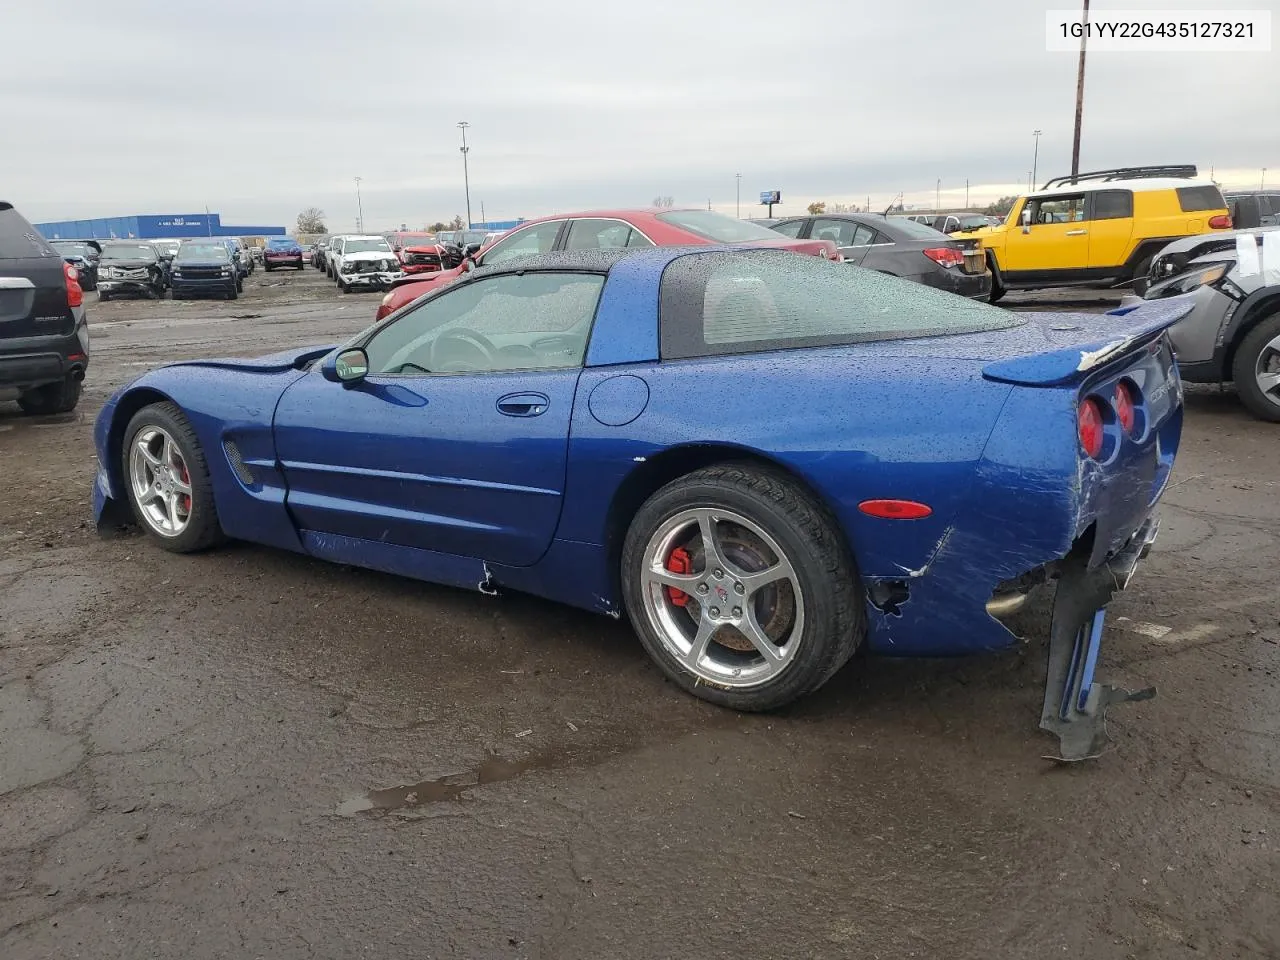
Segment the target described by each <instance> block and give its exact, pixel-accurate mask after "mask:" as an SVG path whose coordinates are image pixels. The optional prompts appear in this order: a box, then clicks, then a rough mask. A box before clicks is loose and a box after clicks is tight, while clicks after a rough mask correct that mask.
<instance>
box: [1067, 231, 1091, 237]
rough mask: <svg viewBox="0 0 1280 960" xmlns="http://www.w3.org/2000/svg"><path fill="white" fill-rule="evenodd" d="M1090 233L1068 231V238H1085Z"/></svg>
mask: <svg viewBox="0 0 1280 960" xmlns="http://www.w3.org/2000/svg"><path fill="white" fill-rule="evenodd" d="M1088 232H1089V231H1088V230H1068V231H1067V236H1068V237H1083V236H1084V235H1085V234H1086V233H1088Z"/></svg>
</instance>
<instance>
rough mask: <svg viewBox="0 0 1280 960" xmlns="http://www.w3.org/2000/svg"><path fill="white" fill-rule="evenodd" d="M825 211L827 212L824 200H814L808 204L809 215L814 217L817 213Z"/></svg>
mask: <svg viewBox="0 0 1280 960" xmlns="http://www.w3.org/2000/svg"><path fill="white" fill-rule="evenodd" d="M826 212H827V204H826V201H823V200H815V201H814V202H813V203H811V204H809V216H811V217H816V216H817V215H818V214H820V213H826Z"/></svg>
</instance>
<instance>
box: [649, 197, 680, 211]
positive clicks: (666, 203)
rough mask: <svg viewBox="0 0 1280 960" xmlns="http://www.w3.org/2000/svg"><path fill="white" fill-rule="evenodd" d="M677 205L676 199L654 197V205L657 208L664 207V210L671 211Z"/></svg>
mask: <svg viewBox="0 0 1280 960" xmlns="http://www.w3.org/2000/svg"><path fill="white" fill-rule="evenodd" d="M675 203H676V201H675V197H654V198H653V204H652V205H653V206H655V207H662V208H664V209H669V208H671V207H673V206H675Z"/></svg>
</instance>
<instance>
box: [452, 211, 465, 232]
mask: <svg viewBox="0 0 1280 960" xmlns="http://www.w3.org/2000/svg"><path fill="white" fill-rule="evenodd" d="M464 226H466V223H465V221H464V220H463V219H462V214H460V213H455V214H454V215H453V222H452V223H450V224H449V229H450V230H461V229H462V228H463V227H464Z"/></svg>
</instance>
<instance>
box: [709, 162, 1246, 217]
mask: <svg viewBox="0 0 1280 960" xmlns="http://www.w3.org/2000/svg"><path fill="white" fill-rule="evenodd" d="M733 176H734V179H736V180H737V181H738V199H737V202H736V203H735V204H734V211H735V213H734V216H735V217H737V218H738V219H739V220H741V219H742V174H740V173H735V174H734V175H733ZM1264 176H1265V171H1264Z"/></svg>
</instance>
